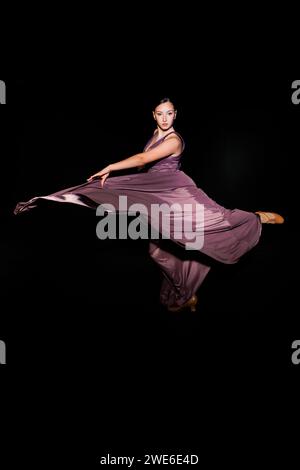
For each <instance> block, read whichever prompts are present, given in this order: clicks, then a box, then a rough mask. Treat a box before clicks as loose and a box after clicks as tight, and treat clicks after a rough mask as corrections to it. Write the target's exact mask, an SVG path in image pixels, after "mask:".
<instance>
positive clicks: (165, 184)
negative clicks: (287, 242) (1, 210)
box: [14, 170, 262, 307]
mask: <svg viewBox="0 0 300 470" xmlns="http://www.w3.org/2000/svg"><path fill="white" fill-rule="evenodd" d="M41 199H47V200H51V201H57V202H63V203H72V204H79V205H83V206H86V207H90V208H93V209H96V208H97V207H98V206H100V205H102V206H103V205H105V208H106V209H107V208H108V209H107V212H113V210H112V208H114V210H115V212H116V213H122V212H126V213H128V214H132V215H133V213H134V212H135V213H136V211H138V213H139V214H141V215H143V217H144V220H146V222H147V223H148V224H149V226H150V227H151V228H152V229H154V230H153V232H151V236H150V237H149V238H150V243H149V254H150V256H151V258H152V259H153V260H154V261H155V262H156V263H157V265H158V266H159V268H160V270H161V272H162V275H163V282H162V286H161V292H160V300H161V303H162V304H163V305H165V306H166V307H169V306H180V305H182V304H183V303H185V302H186V301H187V300H188V299H189V298H190V297H191V296H192V295H193V294H195V293H196V291H197V290H198V289H199V287H200V285H201V284H202V283H203V281H204V279H205V277H206V275H207V274H208V272H209V270H210V265H209V263H207V264H203V263H202V262H200V261H199V260H198V259H196V257H195V259H191V252H193V251H194V252H201V253H204V254H205V255H207V257H208V258H207V259H209V258H213V259H214V260H217V261H219V262H221V263H225V264H234V263H237V262H238V261H239V259H240V258H241V256H243V255H244V254H245V253H246V252H248V251H249V250H251V249H252V248H253V247H254V246H255V245H257V243H258V242H259V239H260V236H261V231H262V225H261V221H260V218H259V216H258V215H256V214H255V213H252V212H247V211H244V210H240V209H232V210H231V209H226V208H224V207H222V206H221V205H219V204H218V203H217V202H216V201H214V200H213V199H211V198H210V197H209V196H208V195H207V194H206V193H205V192H204V191H203V190H202V189H200V188H198V187H197V186H196V184H195V182H194V181H193V180H192V179H191V178H190V177H189V176H188V175H186V174H185V173H184V172H183V171H181V170H175V171H166V170H164V171H163V170H160V171H148V172H145V173H137V174H132V175H126V176H114V177H109V178H107V179H106V181H105V183H104V187H103V188H101V186H100V181H99V179H94V180H92V181H90V182H86V183H83V184H80V185H78V186H73V187H70V188H66V189H63V190H61V191H57V192H55V193H52V194H50V195H46V196H37V197H34V198H32V199H30V200H29V201H26V202H19V203H18V204H17V206H16V208H15V210H14V214H19V213H21V212H25V211H28V210H30V209H32V208H34V207H36V206H37V205H38V204H39V201H40V200H41ZM162 207H163V208H164V210H163V211H162V212H159V211H157V210H156V209H157V208H162ZM109 208H110V209H109ZM153 208H155V210H153ZM170 208H171V210H170ZM162 214H163V215H162ZM185 222H187V224H186V225H185ZM153 234H155V235H154V237H152V236H153ZM160 235H162V237H163V239H164V238H168V239H169V240H171V241H172V242H174V243H176V244H177V245H179V246H180V247H181V248H182V250H181V254H180V256H178V254H174V253H171V252H170V251H169V250H166V248H165V245H164V243H162V242H163V240H161V238H159V236H160ZM151 237H152V238H151Z"/></svg>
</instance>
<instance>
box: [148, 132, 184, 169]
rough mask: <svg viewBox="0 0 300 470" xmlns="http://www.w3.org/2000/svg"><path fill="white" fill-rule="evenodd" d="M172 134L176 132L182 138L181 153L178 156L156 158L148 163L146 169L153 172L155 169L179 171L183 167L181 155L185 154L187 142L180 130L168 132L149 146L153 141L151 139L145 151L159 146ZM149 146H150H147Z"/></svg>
mask: <svg viewBox="0 0 300 470" xmlns="http://www.w3.org/2000/svg"><path fill="white" fill-rule="evenodd" d="M170 134H176V135H178V137H179V138H180V139H181V141H182V152H181V154H180V155H177V156H176V157H172V156H170V157H164V158H161V159H160V160H155V161H154V162H151V163H147V164H146V169H145V171H147V172H153V171H177V170H179V169H180V167H181V161H180V160H181V156H182V154H183V151H184V147H185V143H184V140H183V138H182V137H181V135H180V134H178V132H175V131H172V132H169V134H166V135H165V136H163V137H161V138H160V139H158V140H157V141H156V142H154V144H152V145H150V147H148V145H149V143H150V142H151V139H152V138H151V139H150V140H149V141H148V142H147V144H146V146H145V148H144V151H145V150H146V149H147V150H150V149H153V148H155V147H157V146H158V145H160V144H161V143H162V142H163V141H164V140H165V138H166V137H167V136H168V135H170ZM147 147H148V148H147Z"/></svg>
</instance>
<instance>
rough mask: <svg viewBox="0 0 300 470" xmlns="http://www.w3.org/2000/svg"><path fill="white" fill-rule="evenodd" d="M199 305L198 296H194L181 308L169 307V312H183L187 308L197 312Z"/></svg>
mask: <svg viewBox="0 0 300 470" xmlns="http://www.w3.org/2000/svg"><path fill="white" fill-rule="evenodd" d="M197 303H198V297H197V296H196V294H194V295H193V296H192V297H191V298H190V299H189V300H188V301H187V302H185V303H184V304H183V305H180V307H169V308H168V310H169V312H181V311H182V310H184V309H185V308H190V309H191V312H196V305H197Z"/></svg>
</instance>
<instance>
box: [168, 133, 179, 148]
mask: <svg viewBox="0 0 300 470" xmlns="http://www.w3.org/2000/svg"><path fill="white" fill-rule="evenodd" d="M171 139H173V140H174V141H177V143H178V146H180V147H182V146H183V142H182V139H181V138H180V137H179V136H178V135H177V134H170V135H168V136H167V137H166V138H165V139H164V141H165V142H166V141H167V140H171Z"/></svg>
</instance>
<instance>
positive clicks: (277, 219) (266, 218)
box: [255, 211, 284, 224]
mask: <svg viewBox="0 0 300 470" xmlns="http://www.w3.org/2000/svg"><path fill="white" fill-rule="evenodd" d="M255 214H257V215H259V217H260V220H261V223H262V224H283V223H284V218H283V217H282V216H281V215H279V214H276V213H275V212H263V211H258V212H255Z"/></svg>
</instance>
